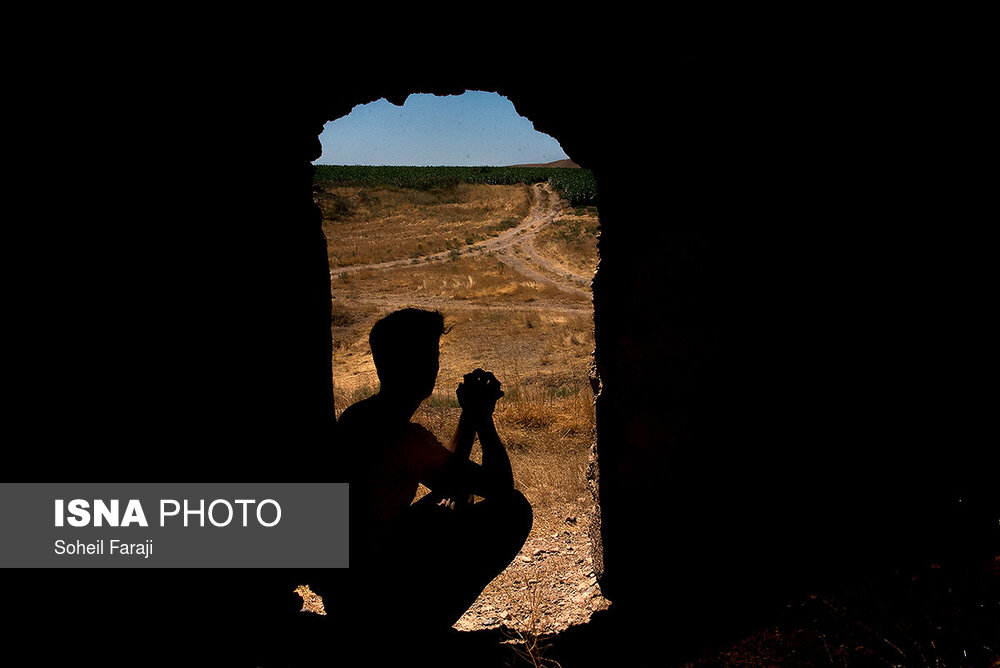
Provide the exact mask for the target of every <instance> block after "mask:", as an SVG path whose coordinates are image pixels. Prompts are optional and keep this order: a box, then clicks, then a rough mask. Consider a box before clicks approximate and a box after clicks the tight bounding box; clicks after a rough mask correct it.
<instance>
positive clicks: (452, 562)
mask: <svg viewBox="0 0 1000 668" xmlns="http://www.w3.org/2000/svg"><path fill="white" fill-rule="evenodd" d="M443 333H444V318H443V317H442V316H441V314H440V313H438V312H436V311H424V310H419V309H404V310H401V311H395V312H393V313H390V314H389V315H387V316H386V317H384V318H383V319H381V320H379V321H378V322H377V323H376V324H375V326H374V327H373V328H372V330H371V334H370V336H369V343H370V344H371V350H372V356H373V358H374V361H375V368H376V371H377V372H378V378H379V384H380V387H379V391H378V393H377V394H375V395H374V396H372V397H369V398H368V399H364V400H362V401H359V402H358V403H356V404H354V405H352V406H350V407H349V408H347V409H346V410H345V411H344V412H343V414H342V415H341V417H340V420H339V422H338V430H339V435H340V444H341V445H340V447H341V448H342V450H341V451H342V452H344V453H345V455H344V457H345V459H346V460H347V462H346V463H347V464H348V466H349V470H350V475H349V479H350V484H351V488H350V489H351V503H350V511H351V568H352V570H355V569H358V572H359V575H360V576H361V577H360V578H355V585H356V586H357V587H358V589H359V591H357V592H356V595H355V598H356V599H357V600H356V601H355V604H356V605H359V606H361V607H362V608H364V607H368V608H369V609H370V610H371V611H372V612H374V613H375V614H378V615H379V616H380V617H382V618H384V616H385V614H386V613H387V612H388V613H390V614H392V613H393V612H396V613H400V614H404V615H405V619H402V618H397V621H398V622H399V623H400V624H401V625H405V626H408V627H410V628H414V627H419V628H424V629H427V630H433V629H439V630H443V629H447V628H448V627H450V626H451V625H452V624H454V623H455V621H457V620H458V618H459V617H461V616H462V614H463V613H464V612H465V611H466V610H467V609H468V608H469V606H470V605H472V603H473V602H474V601H475V600H476V598H477V597H478V596H479V594H480V593H481V592H482V591H483V589H484V588H485V587H486V585H487V584H489V582H490V581H491V580H493V578H495V577H496V576H497V575H499V574H500V572H502V571H503V570H504V568H506V567H507V565H508V564H509V563H510V562H511V561H512V560H513V558H514V557H515V556H516V555H517V553H518V551H519V550H520V549H521V546H522V545H524V541H525V539H526V538H527V535H528V532H529V531H530V530H531V524H532V513H531V506H530V504H529V503H528V501H527V500H526V499H525V498H524V496H523V495H522V494H521V493H520V492H518V491H516V490H515V489H514V478H513V473H512V471H511V465H510V459H509V458H508V456H507V452H506V450H505V448H504V445H503V443H502V442H501V440H500V437H499V436H498V435H497V431H496V428H495V426H494V424H493V410H494V408H495V407H496V402H497V400H498V399H499V398H500V397H502V396H503V392H502V391H501V390H500V383H499V381H498V380H497V379H496V378H495V377H494V375H493V374H492V373H489V372H487V371H484V370H482V369H476V370H475V371H473V372H472V373H469V374H466V375H465V377H464V380H463V382H462V383H460V384H459V386H458V388H457V391H456V394H457V397H458V402H459V405H460V406H461V407H462V414H461V417H460V418H459V421H458V427H457V429H456V431H455V435H454V436H453V437H452V439H451V441H450V442H449V443H448V445H444V444H442V443H441V442H440V441H439V440H438V439H437V438H435V437H434V435H433V434H432V433H431V432H430V431H428V430H427V429H425V428H424V427H422V426H421V425H419V424H416V423H414V422H411V421H410V418H412V417H413V414H414V412H416V410H417V407H418V406H419V405H420V403H421V402H422V401H423V400H424V399H426V398H427V397H429V396H430V395H431V392H432V390H433V389H434V383H435V380H436V378H437V373H438V359H439V351H438V345H439V341H440V337H441V335H442V334H443ZM477 434H478V436H479V442H480V446H481V447H482V455H483V457H482V461H483V463H482V465H481V466H480V465H479V464H476V463H475V462H472V461H470V460H469V454H470V452H471V450H472V444H473V441H474V440H475V437H476V435H477ZM419 483H423V484H424V485H426V486H427V487H428V488H429V489H430V490H431V492H430V493H429V494H427V495H426V496H424V497H423V498H422V499H420V501H418V502H416V503H413V499H414V498H415V497H416V493H417V488H418V484H419ZM473 495H477V496H481V497H483V498H484V500H483V501H480V502H478V503H473V502H472V497H473Z"/></svg>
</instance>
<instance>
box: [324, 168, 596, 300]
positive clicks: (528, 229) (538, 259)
mask: <svg viewBox="0 0 1000 668" xmlns="http://www.w3.org/2000/svg"><path fill="white" fill-rule="evenodd" d="M533 187H534V188H535V204H534V206H533V207H532V208H531V211H529V212H528V215H527V216H525V218H524V220H523V221H521V222H520V223H519V224H518V225H517V226H515V227H513V228H511V229H509V230H506V231H504V232H501V233H500V234H498V235H497V236H495V237H490V238H489V239H485V240H483V241H480V242H478V243H474V244H470V245H468V246H466V247H465V248H464V249H463V252H465V253H474V252H477V251H478V252H490V253H493V254H494V255H496V256H499V258H500V259H501V260H502V261H503V262H504V264H507V265H509V266H510V267H513V268H514V269H515V270H516V271H518V272H520V273H521V274H523V275H524V276H525V277H527V278H530V279H531V280H534V281H537V282H539V283H545V284H547V285H551V286H553V287H555V288H557V289H559V290H562V291H563V292H567V293H570V294H573V295H578V296H589V295H590V294H591V290H590V280H591V279H590V278H589V277H586V276H581V275H579V274H574V273H572V272H567V271H566V270H565V269H564V268H562V267H559V266H557V265H556V264H554V263H553V262H552V261H551V260H549V259H548V258H546V257H545V256H543V255H542V254H541V253H539V251H538V249H537V248H536V247H535V244H534V239H535V236H536V235H537V234H538V233H539V232H540V231H541V230H543V229H544V228H545V227H546V226H547V225H549V224H550V223H551V222H552V221H553V220H555V219H556V217H557V216H558V215H559V214H560V213H561V212H562V210H563V209H562V204H561V202H560V200H559V197H558V195H556V194H555V193H554V192H553V191H552V188H551V186H549V184H548V183H536V184H535V185H534V186H533ZM451 252H452V251H441V252H439V253H430V254H428V255H422V256H419V257H417V258H404V259H400V260H390V261H388V262H375V263H370V264H354V265H348V266H344V267H333V268H331V269H330V274H331V275H332V276H339V275H342V274H351V273H354V272H358V271H365V270H382V269H392V268H396V267H403V266H411V265H414V264H424V263H428V262H441V261H445V260H448V259H449V257H450V255H451ZM364 301H369V302H378V301H386V300H385V299H384V298H366V299H365V300H364ZM444 301H446V300H434V299H427V300H425V302H426V304H425V305H426V306H435V305H437V304H440V303H442V302H444ZM448 303H450V304H453V305H454V304H455V302H454V301H451V300H448ZM468 305H469V306H470V307H474V308H495V307H491V306H487V305H484V304H475V303H473V302H469V303H468ZM535 308H538V309H540V310H541V309H547V310H553V309H555V310H571V311H584V310H588V309H589V308H590V307H589V306H587V305H581V306H579V307H572V306H562V307H553V306H551V305H544V306H543V305H538V306H537V307H535Z"/></svg>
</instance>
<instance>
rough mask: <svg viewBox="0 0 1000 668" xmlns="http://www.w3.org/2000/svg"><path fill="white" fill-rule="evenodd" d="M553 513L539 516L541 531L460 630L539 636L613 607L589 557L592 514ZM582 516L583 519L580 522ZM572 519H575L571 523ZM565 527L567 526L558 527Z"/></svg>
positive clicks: (485, 593) (492, 585) (463, 620)
mask: <svg viewBox="0 0 1000 668" xmlns="http://www.w3.org/2000/svg"><path fill="white" fill-rule="evenodd" d="M560 510H561V512H560ZM550 513H551V516H550V517H545V518H540V517H538V516H537V515H536V518H535V519H536V530H533V531H532V534H531V535H530V536H529V537H528V541H527V542H526V543H525V545H524V547H522V548H521V552H520V554H519V555H518V556H517V558H515V559H514V561H513V562H512V563H511V565H510V566H509V567H508V568H507V570H506V571H504V572H503V573H502V574H501V575H500V577H498V578H497V579H496V580H494V581H493V582H491V583H490V585H489V586H488V587H487V588H486V590H485V591H483V593H482V595H480V597H479V599H478V600H477V601H476V602H475V603H474V604H473V605H472V607H471V608H469V610H468V611H467V612H466V613H465V615H463V616H462V618H461V619H459V620H458V622H457V623H456V624H455V628H456V629H458V630H460V631H476V630H480V629H488V628H495V627H497V626H501V625H503V626H509V627H512V628H515V629H517V630H519V631H522V632H525V631H531V632H534V633H535V634H541V633H557V632H559V631H563V630H565V629H567V628H569V627H570V626H574V625H576V624H585V623H587V622H588V621H590V617H591V615H593V613H594V612H595V611H597V610H603V609H606V608H607V607H608V605H609V602H608V601H607V600H606V599H605V598H604V596H603V595H602V594H601V589H600V586H599V585H598V583H597V577H596V576H595V575H594V568H593V565H592V564H593V560H592V559H591V558H590V557H589V554H590V539H589V538H588V537H587V533H586V531H585V529H584V527H586V526H587V524H588V522H587V521H586V520H587V517H585V515H586V513H575V514H572V515H567V514H566V512H565V510H562V509H553V510H551V511H550ZM578 516H579V518H580V519H581V520H583V521H580V522H577V521H576V520H577V517H578ZM568 517H572V518H573V520H574V521H573V522H572V523H568V522H566V518H568ZM539 520H542V521H539ZM560 525H561V526H563V527H565V528H563V529H559V530H556V531H553V529H552V527H559V526H560ZM585 555H587V556H585Z"/></svg>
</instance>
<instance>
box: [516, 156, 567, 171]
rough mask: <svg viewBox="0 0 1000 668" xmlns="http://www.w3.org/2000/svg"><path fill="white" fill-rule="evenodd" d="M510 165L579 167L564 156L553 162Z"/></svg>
mask: <svg viewBox="0 0 1000 668" xmlns="http://www.w3.org/2000/svg"><path fill="white" fill-rule="evenodd" d="M510 166H511V167H575V168H576V169H579V168H580V165H578V164H576V163H575V162H573V161H572V160H570V159H569V158H566V159H565V160H556V161H555V162H546V163H544V164H541V163H536V164H533V165H510Z"/></svg>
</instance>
